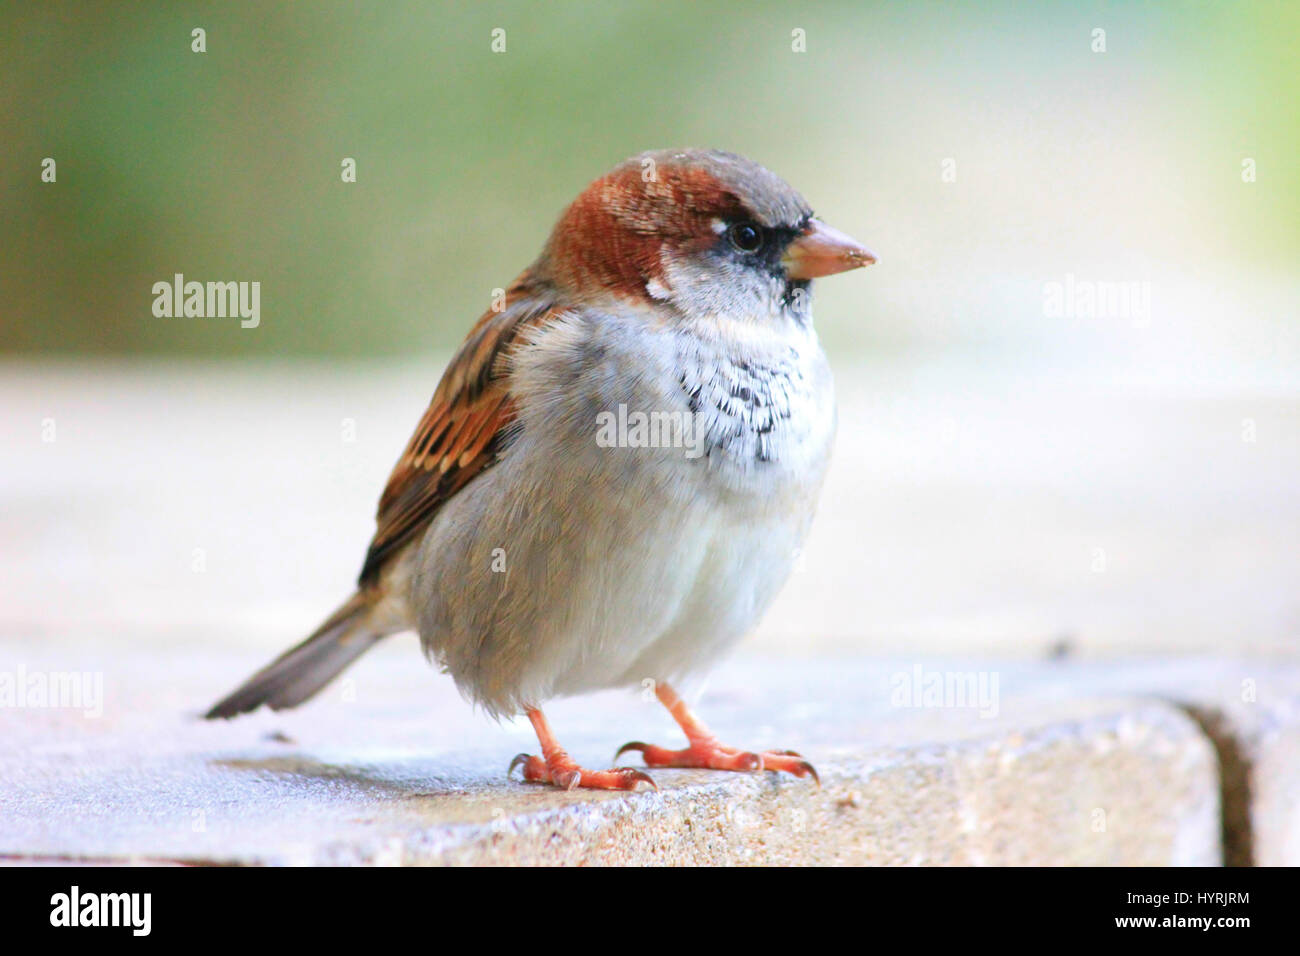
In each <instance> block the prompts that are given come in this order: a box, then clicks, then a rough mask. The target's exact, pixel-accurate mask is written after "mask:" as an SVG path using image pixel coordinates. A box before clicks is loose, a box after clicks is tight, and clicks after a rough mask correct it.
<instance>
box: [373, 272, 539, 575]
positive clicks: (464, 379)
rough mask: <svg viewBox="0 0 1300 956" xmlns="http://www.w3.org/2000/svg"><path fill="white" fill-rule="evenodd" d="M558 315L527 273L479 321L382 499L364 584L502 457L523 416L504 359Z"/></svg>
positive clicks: (438, 389)
mask: <svg viewBox="0 0 1300 956" xmlns="http://www.w3.org/2000/svg"><path fill="white" fill-rule="evenodd" d="M554 314H555V312H554V311H553V310H552V307H551V304H550V303H549V302H548V301H547V300H546V299H545V298H543V297H542V296H540V295H539V292H538V290H537V289H536V288H535V287H534V285H533V283H532V281H531V277H530V276H529V274H528V273H527V272H525V273H524V274H523V275H521V276H520V277H519V278H518V279H516V280H515V282H514V284H513V285H512V286H511V287H510V288H509V289H508V290H507V291H506V307H505V308H504V309H502V310H501V311H489V312H487V313H485V314H484V315H483V316H482V318H480V319H479V320H478V322H476V323H475V324H474V328H473V329H471V330H470V333H469V336H468V337H467V338H466V339H465V343H464V344H463V345H462V346H461V347H460V350H459V351H458V352H457V353H456V355H455V356H454V357H453V358H452V360H451V363H450V364H449V365H448V366H447V370H446V371H445V372H443V375H442V380H441V381H440V382H439V383H438V388H437V389H436V390H435V391H434V393H433V400H432V401H431V402H430V403H429V407H428V409H427V410H426V411H425V413H424V417H423V418H421V419H420V424H419V425H417V426H416V429H415V434H414V435H412V436H411V441H410V443H409V444H408V445H407V446H406V451H404V452H403V453H402V457H401V458H400V459H398V462H397V465H396V466H395V467H394V468H393V473H392V474H391V475H390V476H389V478H388V484H387V486H386V487H385V488H384V493H383V495H382V496H381V497H380V499H379V513H378V515H377V521H378V525H379V527H378V528H377V529H376V531H375V536H374V538H372V539H371V542H370V550H369V552H367V554H366V563H365V565H364V566H363V567H362V569H361V577H360V582H359V583H360V584H361V586H362V587H365V586H367V585H370V584H373V583H374V582H375V581H376V580H377V579H378V577H379V572H380V570H381V569H382V567H383V565H384V562H385V561H387V560H388V558H390V557H392V556H393V555H394V554H396V553H397V552H398V551H399V550H400V549H401V548H402V547H403V546H405V545H406V544H407V542H409V541H411V540H412V539H413V538H414V537H415V536H416V535H418V534H419V533H420V532H422V531H423V530H424V528H425V527H426V526H427V525H428V523H429V521H430V519H432V518H433V516H434V515H435V514H436V513H437V511H438V509H439V508H441V507H442V505H443V503H444V502H446V501H447V499H449V498H450V497H451V496H452V495H454V494H455V493H456V492H458V491H460V490H461V489H462V488H464V487H465V485H466V484H468V483H469V482H470V481H471V480H473V478H474V477H475V476H477V475H479V474H481V473H482V472H483V470H484V469H486V468H489V467H491V465H492V464H493V463H494V462H495V461H496V457H497V453H498V452H499V451H500V450H501V447H502V446H503V444H504V441H505V439H506V436H507V431H508V428H509V426H510V424H511V422H513V421H514V418H515V404H514V401H513V399H512V398H511V395H510V391H509V388H508V382H507V380H506V376H505V374H504V369H503V364H504V363H503V362H502V357H503V356H504V355H505V354H506V352H507V351H508V347H509V345H510V344H511V343H512V342H514V341H515V339H516V338H517V336H518V335H519V333H520V331H522V330H523V329H525V328H529V327H532V326H536V325H540V324H542V323H543V322H545V321H547V319H548V318H550V317H551V316H553V315H554Z"/></svg>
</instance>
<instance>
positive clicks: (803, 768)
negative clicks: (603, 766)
mask: <svg viewBox="0 0 1300 956" xmlns="http://www.w3.org/2000/svg"><path fill="white" fill-rule="evenodd" d="M655 696H656V697H658V698H659V702H660V703H661V704H663V705H664V706H665V707H667V708H668V713H670V714H672V715H673V720H675V721H677V725H678V726H679V727H681V728H682V731H683V732H684V733H685V734H686V739H687V740H688V741H690V746H689V747H687V748H686V749H685V750H667V749H665V748H663V747H656V746H655V745H654V744H643V743H641V742H640V741H639V740H634V741H633V742H632V743H630V744H624V745H623V746H622V747H620V748H619V750H618V753H616V754H615V755H614V759H615V760H617V759H618V758H619V757H620V756H622V754H623V753H625V752H626V751H628V750H637V751H640V753H641V756H642V757H643V758H644V759H645V763H646V766H647V767H699V768H703V769H706V770H784V771H786V772H787V773H792V774H794V775H795V776H796V777H812V778H813V779H814V780H818V777H817V771H816V770H814V769H813V765H812V764H810V763H809V762H808V761H807V760H804V759H803V757H801V756H799V755H798V754H797V753H795V752H794V751H793V750H776V751H773V750H764V751H761V752H753V751H741V750H738V749H737V748H735V747H728V746H726V745H725V744H722V743H719V742H718V739H717V738H716V737H714V736H713V733H712V732H711V731H710V730H709V728H708V727H706V726H704V723H703V721H701V720H700V718H698V717H696V716H695V715H694V714H693V713H691V709H690V708H689V707H687V706H686V702H685V701H684V700H682V699H681V698H680V697H678V696H677V692H676V691H675V690H673V689H672V688H671V687H669V686H668V685H667V684H658V685H657V686H656V687H655ZM818 782H819V783H820V780H818Z"/></svg>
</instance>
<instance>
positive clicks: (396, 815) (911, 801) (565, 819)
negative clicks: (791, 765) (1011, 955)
mask: <svg viewBox="0 0 1300 956" xmlns="http://www.w3.org/2000/svg"><path fill="white" fill-rule="evenodd" d="M5 650H6V652H7V653H6V657H5V659H7V660H15V659H16V655H15V653H14V652H15V649H14V648H13V647H9V648H6V649H5ZM413 653H414V650H413V648H412V647H411V646H409V645H405V644H401V643H400V642H399V643H398V644H396V645H395V646H394V647H393V648H391V649H383V650H381V651H380V652H379V653H377V654H376V656H375V657H374V658H373V659H372V660H367V661H364V662H363V663H362V664H361V665H360V666H359V667H358V668H357V670H356V672H355V675H354V676H352V677H351V678H350V680H351V683H348V684H344V685H341V686H340V687H337V688H333V689H331V690H330V691H329V692H328V693H327V694H326V695H325V696H324V697H323V698H322V699H321V700H320V701H318V702H315V703H313V704H312V705H310V706H309V707H308V708H307V709H305V710H303V711H300V712H293V713H286V714H259V715H255V716H253V717H250V718H246V719H243V720H239V721H235V722H231V723H217V724H213V723H206V722H202V721H199V720H197V719H196V718H195V716H194V714H195V713H196V712H197V711H198V710H199V709H200V708H201V707H202V706H203V705H205V704H207V703H208V702H209V698H212V697H214V696H215V695H216V694H218V693H220V692H221V691H222V690H225V689H226V685H227V684H228V683H232V682H233V681H234V680H235V679H237V678H239V677H241V676H243V672H244V671H245V670H247V669H248V664H249V662H248V661H247V660H244V659H243V656H242V655H221V656H219V657H213V658H210V659H203V660H191V661H188V662H187V666H186V667H185V668H183V669H182V668H177V667H175V666H174V665H173V666H170V667H169V666H168V663H169V662H167V661H166V660H160V659H159V657H158V656H157V655H156V654H153V655H142V656H141V657H140V658H139V659H135V660H123V659H122V658H121V657H114V658H111V659H109V658H105V659H103V660H101V661H100V665H101V666H102V670H103V674H104V680H105V686H106V691H105V702H104V712H103V715H102V716H101V717H98V718H87V717H84V716H83V715H82V714H81V713H79V712H76V711H72V710H68V709H51V708H44V709H40V708H27V709H0V858H5V859H8V860H9V861H11V862H12V861H34V860H85V861H90V862H129V861H145V860H147V861H155V862H156V861H177V862H202V863H206V862H217V863H229V862H234V863H264V864H310V863H324V864H333V863H342V864H350V863H360V864H397V863H403V864H746V863H761V864H783V865H797V864H819V863H826V864H1132V865H1207V864H1216V863H1219V862H1221V861H1223V860H1224V857H1225V845H1226V847H1227V858H1228V860H1229V861H1230V862H1248V861H1252V860H1253V861H1255V862H1261V863H1263V862H1278V863H1285V862H1290V863H1294V862H1296V861H1297V858H1298V857H1297V843H1298V841H1297V838H1296V837H1297V827H1296V813H1297V811H1296V810H1295V807H1296V806H1297V801H1296V799H1295V795H1296V785H1297V779H1298V778H1300V765H1298V763H1297V738H1298V736H1300V730H1298V729H1297V728H1300V721H1297V720H1296V719H1295V718H1296V713H1297V709H1296V708H1294V707H1293V703H1294V701H1295V700H1296V695H1295V694H1294V693H1293V691H1294V689H1295V688H1297V687H1300V682H1297V680H1296V674H1295V673H1294V672H1292V671H1285V672H1283V671H1280V670H1279V669H1278V668H1277V667H1274V666H1271V665H1270V666H1269V667H1266V668H1264V669H1265V670H1266V671H1267V672H1268V674H1269V676H1268V677H1267V678H1262V677H1259V678H1256V679H1255V680H1256V683H1255V685H1253V686H1255V690H1256V692H1257V694H1258V695H1259V696H1257V697H1256V699H1254V700H1251V701H1241V700H1239V699H1237V698H1238V697H1239V696H1240V694H1239V693H1238V687H1239V685H1240V681H1241V680H1242V679H1243V678H1241V677H1240V676H1239V675H1240V674H1241V673H1244V672H1246V671H1252V670H1253V671H1259V670H1260V669H1261V667H1262V666H1263V665H1261V664H1260V663H1259V662H1246V663H1241V662H1224V661H1211V662H1206V661H1199V662H1198V661H1189V662H1173V663H1171V662H1152V663H1150V664H1139V663H1126V664H1122V665H1121V664H1111V665H1104V666H1101V665H1090V666H1079V665H1066V664H1024V663H1019V664H1007V665H1000V666H999V667H1000V669H998V670H996V671H993V672H988V671H987V670H986V671H980V672H979V673H982V674H984V675H985V676H989V675H990V673H991V674H992V675H993V676H995V677H996V685H995V686H996V687H997V693H996V695H995V697H994V698H990V699H989V700H988V701H985V705H986V706H984V707H983V708H976V707H973V706H968V705H969V704H971V703H972V702H970V701H965V702H962V701H954V700H951V699H948V700H938V701H937V702H936V701H931V702H929V703H928V704H927V703H926V702H925V701H923V700H920V699H914V700H907V699H905V698H906V695H905V694H904V695H903V696H900V691H901V690H903V689H905V688H910V686H912V685H914V684H915V681H914V677H915V668H917V667H922V668H923V671H924V676H927V677H928V675H930V674H934V673H939V674H956V675H958V676H959V677H960V676H962V675H972V674H975V673H976V672H975V671H972V670H970V665H969V664H965V665H963V664H962V663H961V662H951V661H949V662H926V663H925V664H924V665H920V664H917V663H916V662H913V661H908V662H888V661H822V662H792V661H779V662H774V661H765V660H758V659H741V660H738V661H735V662H733V663H732V664H731V665H729V666H726V667H724V668H723V669H722V671H720V673H719V674H718V676H717V678H716V679H715V681H714V683H713V685H712V687H711V689H710V690H709V691H708V692H707V693H705V694H704V695H703V697H702V698H701V700H700V702H699V707H700V710H701V712H702V713H703V714H704V716H705V717H706V718H707V719H708V720H709V721H710V722H711V723H712V724H713V725H714V727H715V729H716V730H717V731H718V733H719V735H720V736H721V737H722V738H723V739H725V740H728V741H729V742H732V743H736V744H739V745H744V746H752V747H762V746H782V747H785V746H791V747H795V748H796V749H799V750H801V751H803V752H804V753H805V754H806V755H807V756H808V757H809V758H810V759H812V760H813V761H814V762H815V763H816V764H817V766H818V769H819V770H820V772H821V774H822V780H823V786H822V787H821V788H820V789H818V788H816V787H815V786H814V785H812V784H811V783H810V782H808V781H803V780H796V779H793V778H788V777H785V778H781V777H778V776H776V775H774V774H763V775H733V774H719V773H705V772H699V771H665V770H657V771H655V772H654V775H655V777H656V780H657V781H658V783H659V785H660V788H661V790H660V792H659V793H638V794H632V795H629V794H606V793H560V792H556V791H554V790H550V789H546V788H539V787H534V786H531V785H525V784H522V783H519V782H518V781H508V780H506V779H505V767H506V765H507V763H508V762H509V759H510V757H511V756H512V755H513V754H514V753H515V752H517V751H520V750H533V749H535V745H534V744H533V742H532V740H531V735H530V732H529V729H528V728H527V725H526V724H522V725H514V724H507V725H502V726H498V725H495V724H493V723H491V722H489V721H487V720H485V719H483V718H482V717H480V716H478V715H475V714H474V713H473V712H472V711H471V710H470V709H469V708H468V707H467V706H465V704H464V703H463V702H461V701H460V700H459V699H458V698H457V697H456V695H455V692H454V690H452V689H451V687H450V682H449V681H448V680H447V679H446V678H443V677H439V676H438V675H436V674H434V673H432V672H430V671H427V670H426V669H424V668H422V667H416V666H412V660H411V655H412V654H413ZM74 661H75V664H74V663H73V662H74ZM25 666H26V667H27V668H28V670H29V671H31V670H37V671H39V670H42V669H44V670H47V671H53V670H60V669H62V670H71V669H74V667H75V669H78V670H86V669H92V670H93V669H94V668H95V666H96V664H95V660H94V656H93V655H87V654H79V655H73V654H72V653H71V652H66V651H65V652H64V653H59V652H57V651H53V652H51V650H50V649H49V648H46V649H45V650H44V652H43V655H42V658H41V659H39V660H32V659H29V660H27V661H26V663H25ZM975 666H979V667H984V668H988V667H989V664H988V662H984V663H982V664H980V665H975ZM0 669H3V668H0ZM1170 685H1176V687H1177V689H1178V690H1179V691H1180V694H1181V697H1182V698H1183V699H1181V700H1179V699H1176V698H1177V697H1178V696H1179V695H1174V694H1172V693H1170V692H1169V690H1168V688H1169V686H1170ZM550 716H551V720H552V723H553V725H554V726H555V727H556V729H557V732H559V733H560V734H561V739H562V740H564V742H565V743H566V745H567V746H568V747H569V749H570V750H571V752H573V753H574V755H575V756H576V757H578V758H579V759H580V760H583V761H585V762H587V763H588V764H589V765H592V766H604V765H606V762H607V761H608V757H609V755H610V754H611V753H612V752H613V750H614V748H615V747H616V746H617V745H618V744H620V743H622V742H623V741H624V740H626V739H631V738H640V739H652V740H656V741H659V742H663V743H669V742H672V741H674V740H676V739H677V738H676V736H675V729H674V728H673V726H672V724H671V723H670V722H669V721H668V719H667V718H666V716H665V715H663V713H662V712H661V711H660V710H659V709H658V708H657V705H656V706H652V705H651V704H649V703H646V702H644V701H641V700H639V699H638V698H637V697H636V696H635V695H626V694H607V695H597V696H595V697H592V698H585V699H579V700H572V701H563V702H558V703H557V704H555V705H554V707H553V708H551V709H550ZM1211 724H1213V726H1214V728H1215V729H1214V731H1213V733H1207V731H1206V728H1207V727H1208V726H1210V725H1211ZM1232 759H1238V760H1239V762H1240V766H1239V767H1238V768H1237V769H1235V770H1234V769H1233V768H1232V767H1230V766H1229V767H1228V773H1227V774H1226V775H1225V774H1224V773H1223V772H1221V767H1223V766H1228V765H1229V764H1230V762H1231V760H1232ZM1234 807H1235V808H1236V809H1233V808H1234ZM1223 808H1228V810H1229V815H1228V816H1227V817H1225V815H1224V814H1223V812H1222V810H1223ZM1234 813H1235V814H1236V816H1237V819H1236V820H1234V819H1233V816H1232V814H1234ZM1234 827H1244V828H1245V831H1246V832H1245V833H1234V832H1233V831H1234ZM1225 839H1226V844H1225Z"/></svg>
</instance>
